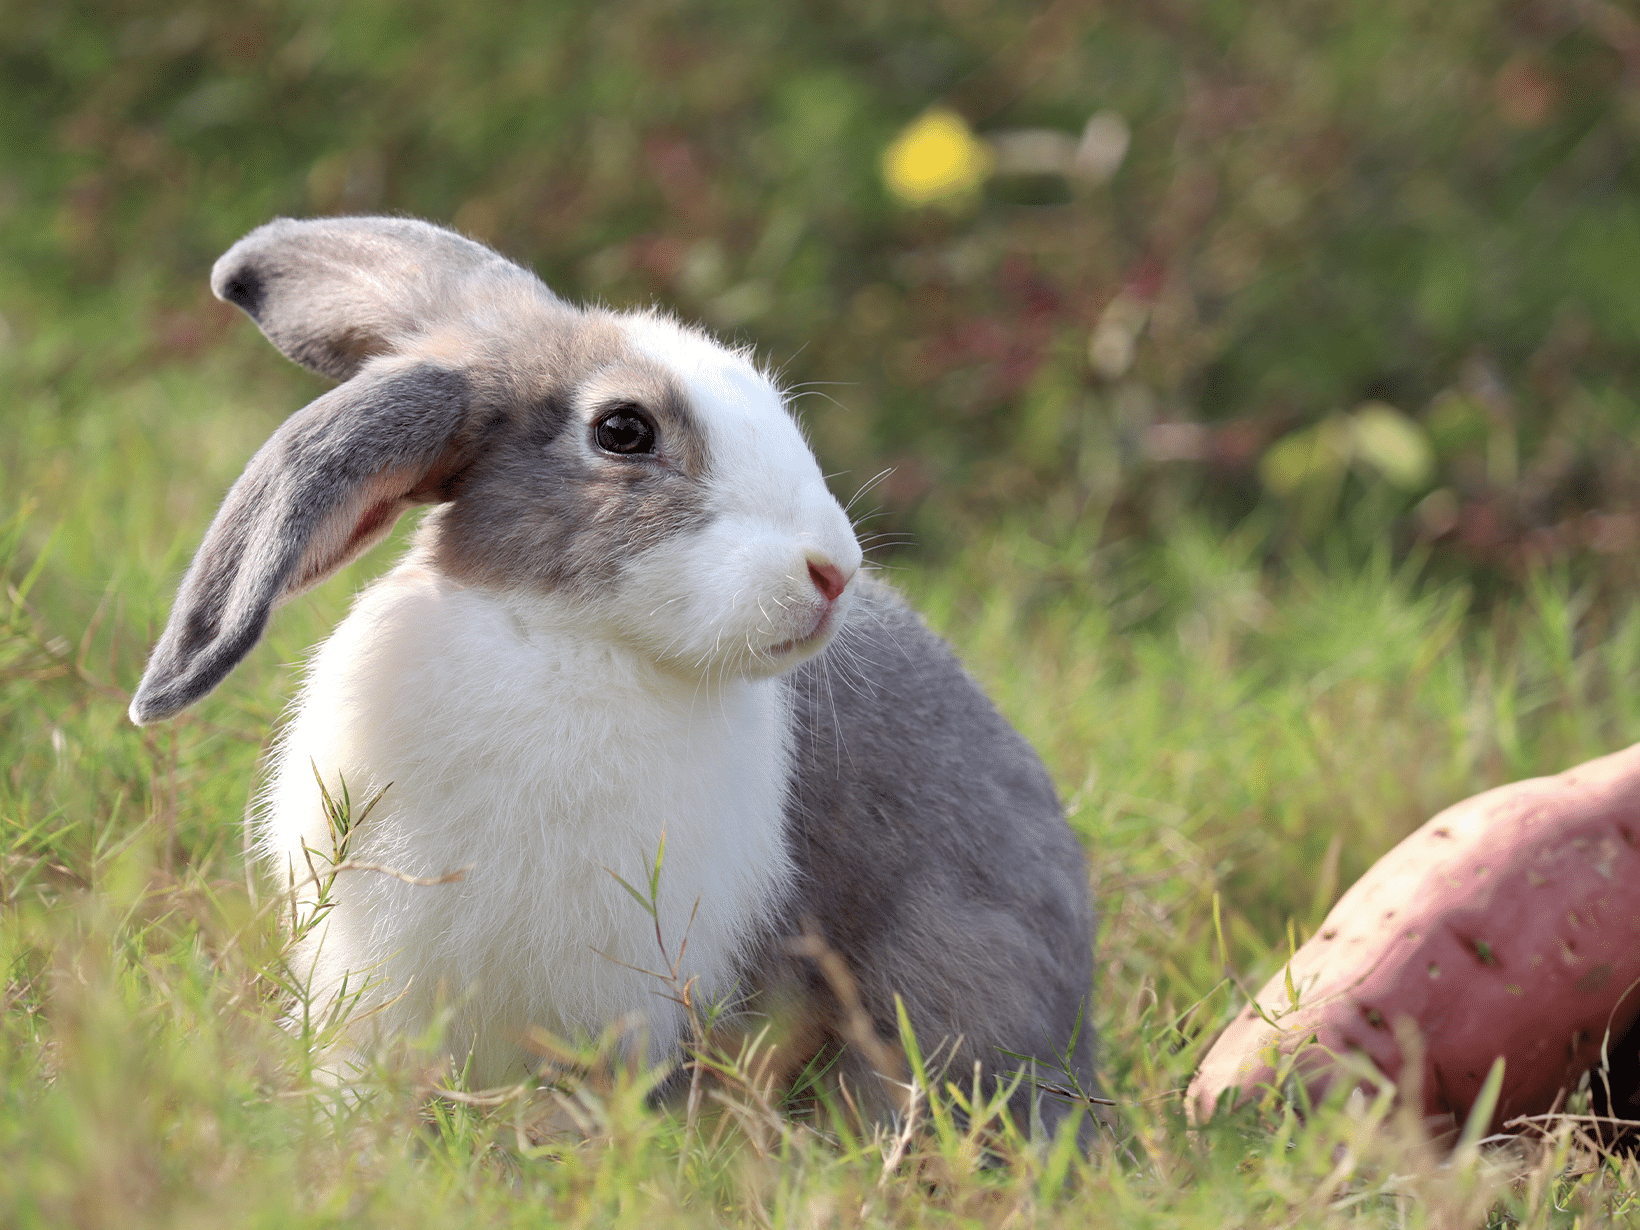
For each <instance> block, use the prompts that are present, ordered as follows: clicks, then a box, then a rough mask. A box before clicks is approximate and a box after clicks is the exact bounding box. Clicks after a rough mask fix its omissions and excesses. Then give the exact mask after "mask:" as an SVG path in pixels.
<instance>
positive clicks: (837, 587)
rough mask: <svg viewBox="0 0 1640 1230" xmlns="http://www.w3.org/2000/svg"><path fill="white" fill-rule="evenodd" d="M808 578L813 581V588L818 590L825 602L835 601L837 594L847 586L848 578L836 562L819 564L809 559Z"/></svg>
mask: <svg viewBox="0 0 1640 1230" xmlns="http://www.w3.org/2000/svg"><path fill="white" fill-rule="evenodd" d="M809 580H811V581H813V582H814V588H815V589H817V590H819V591H820V596H821V597H823V598H824V599H825V600H826V601H827V602H836V601H837V595H839V594H841V593H842V592H843V591H844V590H845V589H847V588H848V578H847V577H845V576H844V575H843V570H842V569H841V568H839V567H838V566H837V565H836V564H820V563H816V562H815V561H814V560H812V559H811V560H810V561H809Z"/></svg>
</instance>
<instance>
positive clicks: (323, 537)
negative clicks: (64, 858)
mask: <svg viewBox="0 0 1640 1230" xmlns="http://www.w3.org/2000/svg"><path fill="white" fill-rule="evenodd" d="M469 401H470V396H469V388H468V381H467V378H466V377H465V376H464V375H463V374H462V373H461V372H459V371H453V370H450V369H449V368H445V367H441V366H438V365H436V364H432V363H428V362H426V361H421V360H414V359H409V358H404V359H378V360H376V361H375V362H373V363H372V364H370V365H369V366H368V367H366V368H365V369H364V370H363V371H361V372H360V373H359V374H358V375H357V376H355V377H354V378H353V379H351V380H349V381H348V382H347V383H346V384H344V385H341V386H339V387H338V388H335V389H332V390H331V391H330V392H329V393H326V394H325V395H324V396H323V397H320V398H319V399H318V400H317V401H314V402H312V403H310V404H309V405H308V406H306V407H305V408H303V409H302V410H299V411H297V412H296V413H295V414H293V415H292V416H291V417H290V418H289V419H287V420H286V421H285V423H284V425H283V426H281V427H280V428H279V430H278V431H276V432H275V433H274V434H273V436H272V437H271V438H270V439H269V440H268V442H267V443H266V444H264V445H263V446H262V448H261V449H260V450H259V451H258V452H257V454H256V456H254V457H253V458H251V461H250V464H249V465H248V466H246V467H245V472H244V474H242V475H240V477H239V481H238V482H236V483H235V484H234V485H233V487H232V488H231V489H230V490H229V492H228V496H227V498H226V499H225V500H224V501H223V502H222V507H221V509H220V510H218V512H217V514H216V519H215V520H214V521H212V522H211V528H210V529H209V530H207V531H206V533H205V541H204V542H203V543H202V544H201V546H200V548H199V553H198V554H197V555H195V556H194V562H193V564H192V566H190V567H189V569H188V575H187V576H185V577H184V578H183V581H182V586H181V588H180V589H179V590H178V591H177V598H176V603H175V605H174V606H173V607H172V608H171V618H170V621H169V622H168V623H167V624H166V625H165V632H164V634H163V635H162V636H161V637H160V639H159V643H158V644H157V645H156V646H155V647H154V652H153V656H152V657H151V658H150V659H149V661H148V669H147V671H146V672H145V673H144V675H143V677H142V683H141V685H140V686H139V687H138V688H137V695H136V698H135V699H134V700H133V701H132V702H131V719H132V721H134V722H136V723H137V724H138V725H139V726H143V725H147V724H148V723H149V722H155V721H158V720H160V719H161V718H167V717H170V716H171V715H173V714H175V713H177V712H178V711H180V710H182V709H184V708H186V707H187V706H189V705H191V704H193V703H194V702H195V701H196V700H199V699H200V698H201V697H202V696H204V695H205V694H206V693H207V692H209V691H210V690H211V689H212V688H214V687H216V685H217V684H219V683H221V682H222V680H223V679H224V678H225V677H226V676H227V674H228V672H229V671H231V670H232V669H233V668H234V667H235V666H236V665H238V663H239V661H240V659H242V658H243V657H244V656H245V655H246V654H247V653H249V652H250V650H251V648H252V647H253V646H254V645H255V644H256V642H257V641H258V640H259V639H260V638H261V636H262V630H263V628H264V627H266V625H267V622H268V614H269V612H270V611H271V610H272V609H273V607H274V605H275V604H276V603H278V602H280V601H282V600H283V599H285V598H288V597H290V596H291V595H293V594H297V593H300V592H301V591H303V590H305V589H308V588H310V587H311V586H313V585H316V584H318V583H319V582H320V581H322V580H324V578H325V577H327V576H329V575H330V574H331V573H332V572H334V571H335V570H336V569H338V568H340V567H341V566H342V565H343V564H345V563H347V562H348V561H349V560H350V559H352V558H354V557H355V556H356V555H358V554H359V553H360V552H362V551H364V550H365V549H366V548H368V547H370V546H371V545H372V544H374V543H375V542H377V541H379V540H380V539H381V538H382V537H383V536H385V535H386V534H387V532H388V531H389V530H391V529H392V528H393V523H394V522H395V521H397V520H398V517H399V514H400V513H402V512H403V511H404V510H405V509H407V508H409V507H410V506H411V505H412V504H417V503H429V502H434V501H438V500H443V499H448V498H449V491H448V487H449V484H450V483H451V481H452V480H453V479H454V478H455V477H456V476H457V475H458V474H459V473H460V472H461V470H462V469H463V468H464V467H465V466H466V464H467V460H468V458H469V456H470V454H471V452H472V448H473V445H474V443H475V439H474V438H473V437H474V436H475V432H476V428H474V429H467V428H466V424H467V422H468V415H467V409H468V405H469Z"/></svg>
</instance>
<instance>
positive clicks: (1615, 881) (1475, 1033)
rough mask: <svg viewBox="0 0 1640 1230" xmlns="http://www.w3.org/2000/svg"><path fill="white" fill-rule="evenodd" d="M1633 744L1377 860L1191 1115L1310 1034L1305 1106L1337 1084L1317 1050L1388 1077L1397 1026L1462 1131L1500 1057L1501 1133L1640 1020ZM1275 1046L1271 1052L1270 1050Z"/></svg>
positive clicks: (1461, 806)
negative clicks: (1404, 1020)
mask: <svg viewBox="0 0 1640 1230" xmlns="http://www.w3.org/2000/svg"><path fill="white" fill-rule="evenodd" d="M1637 843H1640V744H1637V745H1636V746H1634V747H1631V748H1628V749H1627V750H1625V751H1621V752H1617V753H1615V754H1613V755H1610V756H1605V757H1602V758H1601V759H1599V760H1591V761H1589V762H1588V763H1587V764H1582V765H1579V766H1577V767H1576V768H1575V769H1570V770H1568V771H1567V772H1565V773H1562V774H1560V775H1559V776H1557V777H1540V778H1533V779H1531V780H1528V781H1521V782H1515V783H1514V784H1512V785H1508V786H1502V787H1500V788H1498V789H1496V790H1489V791H1487V792H1486V793H1485V794H1480V795H1476V796H1475V797H1474V798H1471V799H1466V800H1465V801H1463V802H1462V803H1458V804H1456V805H1455V806H1453V807H1450V808H1448V809H1447V810H1446V811H1443V812H1442V813H1441V814H1440V815H1438V816H1436V817H1435V818H1434V819H1433V820H1431V821H1429V823H1427V824H1425V825H1424V826H1423V827H1422V828H1420V829H1419V830H1417V832H1415V833H1413V834H1412V835H1411V836H1409V837H1408V838H1407V839H1406V840H1405V841H1403V842H1401V844H1400V845H1398V846H1396V847H1395V848H1394V849H1393V850H1391V851H1390V852H1389V853H1388V854H1386V855H1384V857H1383V858H1381V859H1380V860H1379V861H1378V862H1377V863H1376V864H1375V865H1374V866H1373V867H1372V868H1371V869H1370V870H1369V871H1368V872H1367V873H1366V875H1364V876H1362V877H1361V879H1360V880H1359V881H1357V882H1356V883H1355V884H1354V885H1353V886H1352V887H1351V888H1350V890H1349V891H1348V892H1346V893H1345V894H1344V895H1343V897H1341V898H1340V899H1339V901H1338V904H1337V905H1335V906H1334V907H1333V909H1332V912H1331V913H1330V914H1328V915H1327V919H1326V921H1325V922H1324V923H1323V924H1322V926H1321V930H1320V931H1319V932H1317V933H1316V935H1315V936H1314V937H1313V938H1312V939H1310V940H1309V942H1307V943H1306V944H1304V946H1303V947H1301V948H1300V949H1299V950H1298V952H1297V953H1296V954H1295V955H1294V957H1293V960H1292V963H1291V971H1292V981H1293V986H1294V988H1295V989H1296V990H1297V992H1298V996H1299V1006H1298V1008H1297V1009H1294V1008H1293V1007H1292V1005H1291V1002H1290V1000H1289V997H1288V994H1287V990H1286V984H1285V980H1284V978H1283V975H1282V974H1279V973H1278V974H1277V975H1276V976H1275V977H1274V978H1272V979H1271V980H1270V981H1269V982H1268V983H1267V984H1266V985H1265V987H1264V989H1263V990H1261V991H1260V992H1259V994H1258V996H1257V1000H1258V1003H1259V1004H1260V1005H1261V1006H1262V1007H1263V1008H1264V1011H1265V1012H1266V1013H1267V1014H1268V1015H1269V1016H1270V1017H1272V1018H1274V1019H1275V1021H1276V1023H1277V1026H1278V1027H1277V1028H1272V1027H1271V1026H1270V1025H1269V1024H1267V1023H1266V1022H1265V1021H1264V1020H1262V1019H1261V1018H1260V1017H1259V1015H1258V1014H1257V1013H1256V1012H1255V1011H1254V1010H1253V1008H1252V1007H1251V1005H1249V1006H1248V1007H1247V1008H1246V1009H1244V1010H1243V1011H1242V1013H1241V1014H1240V1015H1239V1016H1237V1017H1236V1019H1235V1020H1234V1021H1232V1022H1231V1024H1230V1026H1229V1028H1228V1029H1226V1030H1225V1031H1224V1033H1223V1034H1222V1035H1221V1036H1220V1037H1219V1039H1218V1041H1217V1042H1216V1043H1214V1045H1213V1047H1212V1049H1211V1050H1210V1051H1209V1052H1208V1053H1207V1056H1206V1058H1205V1059H1203V1060H1202V1063H1201V1067H1200V1068H1199V1069H1198V1070H1197V1073H1196V1076H1195V1079H1194V1080H1193V1081H1192V1082H1191V1085H1190V1090H1189V1093H1188V1102H1189V1107H1190V1110H1191V1113H1192V1114H1193V1115H1194V1116H1195V1117H1196V1118H1197V1119H1198V1120H1202V1119H1205V1118H1206V1117H1207V1116H1209V1115H1210V1114H1211V1113H1212V1111H1213V1109H1214V1107H1215V1105H1216V1104H1217V1103H1218V1100H1219V1097H1220V1095H1221V1094H1222V1093H1223V1092H1224V1091H1225V1090H1235V1091H1237V1092H1236V1093H1235V1095H1234V1098H1233V1101H1235V1102H1237V1103H1239V1102H1241V1101H1245V1100H1246V1099H1247V1098H1248V1097H1250V1096H1252V1095H1253V1094H1254V1093H1255V1092H1256V1091H1257V1090H1258V1089H1259V1087H1260V1086H1261V1085H1267V1084H1269V1083H1270V1082H1272V1081H1273V1080H1274V1078H1275V1075H1276V1073H1275V1071H1274V1069H1273V1068H1272V1066H1271V1064H1270V1062H1269V1061H1270V1059H1271V1058H1272V1057H1273V1056H1274V1055H1276V1054H1277V1053H1281V1054H1291V1053H1292V1052H1293V1051H1294V1050H1295V1049H1296V1048H1297V1047H1299V1046H1300V1044H1302V1043H1303V1042H1305V1041H1306V1040H1307V1039H1308V1038H1309V1037H1310V1036H1311V1034H1315V1035H1316V1036H1317V1041H1318V1042H1319V1043H1320V1045H1321V1047H1323V1048H1326V1050H1311V1049H1307V1050H1306V1051H1305V1052H1304V1054H1303V1055H1302V1056H1301V1057H1300V1060H1299V1063H1298V1065H1297V1066H1298V1069H1299V1070H1300V1071H1301V1072H1302V1073H1303V1077H1302V1079H1304V1080H1305V1082H1306V1086H1307V1088H1308V1090H1309V1092H1310V1095H1311V1096H1312V1097H1315V1098H1319V1097H1321V1096H1323V1095H1324V1094H1325V1092H1326V1090H1327V1089H1328V1088H1329V1087H1330V1085H1331V1084H1332V1083H1333V1081H1334V1080H1335V1079H1336V1074H1335V1070H1334V1066H1333V1065H1332V1064H1331V1063H1329V1062H1328V1061H1327V1058H1326V1057H1327V1054H1328V1053H1329V1052H1330V1053H1332V1054H1342V1053H1345V1052H1349V1051H1355V1052H1359V1053H1364V1055H1365V1056H1366V1057H1367V1058H1368V1059H1370V1060H1371V1061H1372V1062H1373V1064H1375V1065H1376V1066H1377V1068H1378V1069H1379V1070H1380V1071H1381V1072H1383V1073H1384V1074H1385V1075H1386V1076H1387V1077H1389V1078H1390V1079H1391V1080H1394V1081H1396V1082H1397V1083H1398V1084H1403V1087H1404V1082H1403V1081H1402V1071H1401V1069H1402V1063H1403V1061H1402V1055H1401V1048H1400V1047H1399V1045H1398V1044H1397V1042H1396V1039H1395V1030H1394V1022H1395V1020H1396V1018H1398V1017H1403V1016H1404V1017H1410V1018H1411V1019H1412V1021H1413V1022H1415V1023H1416V1025H1417V1026H1418V1030H1419V1032H1420V1034H1421V1035H1422V1038H1423V1049H1424V1063H1423V1072H1422V1078H1421V1081H1420V1082H1419V1084H1420V1086H1421V1090H1422V1099H1423V1103H1424V1106H1423V1112H1424V1114H1425V1115H1426V1116H1428V1117H1435V1116H1445V1115H1448V1114H1450V1115H1452V1116H1455V1118H1456V1119H1457V1121H1458V1122H1460V1123H1461V1122H1463V1121H1464V1120H1465V1119H1466V1118H1467V1116H1468V1114H1469V1109H1470V1107H1471V1105H1472V1104H1473V1103H1474V1100H1475V1097H1476V1095H1477V1094H1478V1093H1479V1092H1480V1088H1481V1084H1482V1082H1484V1081H1485V1079H1486V1075H1487V1072H1488V1070H1489V1069H1490V1068H1491V1066H1492V1062H1493V1060H1494V1059H1495V1058H1496V1057H1497V1056H1499V1055H1502V1056H1503V1057H1504V1059H1505V1060H1506V1067H1505V1072H1504V1083H1503V1091H1502V1095H1501V1096H1500V1097H1499V1099H1498V1106H1497V1110H1496V1112H1495V1114H1494V1115H1493V1120H1492V1129H1493V1130H1497V1129H1498V1128H1500V1127H1501V1125H1502V1124H1503V1123H1504V1122H1505V1121H1506V1120H1508V1119H1509V1118H1511V1117H1513V1116H1515V1115H1528V1114H1540V1113H1543V1112H1545V1111H1547V1110H1549V1109H1550V1107H1551V1106H1552V1105H1553V1103H1554V1101H1555V1098H1556V1095H1557V1094H1558V1093H1559V1092H1560V1091H1561V1090H1562V1089H1565V1088H1568V1087H1571V1086H1574V1085H1575V1084H1576V1082H1577V1080H1578V1078H1579V1077H1580V1076H1581V1075H1582V1073H1583V1072H1584V1071H1585V1070H1586V1069H1588V1068H1589V1067H1590V1066H1591V1065H1592V1064H1594V1063H1595V1062H1597V1061H1598V1059H1599V1057H1600V1045H1601V1039H1602V1037H1603V1036H1604V1035H1605V1034H1606V1032H1607V1030H1608V1029H1609V1030H1610V1031H1611V1039H1612V1041H1614V1042H1615V1041H1616V1040H1617V1039H1618V1038H1620V1037H1621V1036H1622V1035H1623V1033H1624V1032H1625V1031H1626V1030H1627V1029H1628V1027H1629V1026H1630V1025H1631V1024H1632V1023H1633V1022H1634V1021H1635V1019H1636V1017H1637V1016H1640V987H1637V986H1636V983H1637V982H1640V848H1637ZM1272 1048H1274V1049H1273V1050H1272Z"/></svg>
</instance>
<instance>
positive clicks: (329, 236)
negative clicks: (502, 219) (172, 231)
mask: <svg viewBox="0 0 1640 1230" xmlns="http://www.w3.org/2000/svg"><path fill="white" fill-rule="evenodd" d="M211 290H212V291H213V292H214V293H215V294H216V296H217V298H219V299H222V300H224V301H226V302H228V303H232V304H235V305H236V306H238V307H240V308H242V309H243V310H244V311H245V313H246V314H247V315H249V316H250V318H251V319H252V320H254V321H255V322H256V324H257V326H258V327H259V328H260V329H261V330H262V332H263V333H264V334H266V335H267V338H268V340H269V341H270V342H272V343H273V344H274V345H275V346H277V347H279V349H280V350H282V351H283V352H284V353H285V354H286V355H288V356H289V357H290V358H292V359H294V360H295V361H296V362H298V363H300V364H302V365H303V366H304V367H307V368H310V369H312V370H313V371H316V372H320V373H323V374H324V375H327V376H332V377H334V378H336V379H338V380H347V379H350V378H351V377H352V376H354V375H355V374H356V373H357V372H358V371H359V369H360V367H361V366H362V365H363V364H364V363H366V362H367V361H369V360H370V359H371V358H373V357H375V356H377V355H384V354H393V353H398V352H401V351H403V350H404V349H405V348H406V347H407V346H408V345H409V344H410V343H411V342H412V341H413V340H414V339H415V338H416V337H418V336H423V335H425V334H427V333H428V332H429V331H432V330H435V329H438V328H439V327H440V326H442V325H445V324H447V323H449V322H451V321H453V320H456V319H459V318H460V317H461V316H463V315H466V314H467V313H469V312H470V311H472V310H473V309H475V308H478V309H482V308H483V307H484V306H486V305H487V304H490V303H493V302H494V301H495V300H496V299H497V297H498V296H506V297H522V298H523V299H525V300H535V301H539V302H542V303H551V304H555V303H558V302H559V300H558V299H557V297H556V296H555V295H553V293H552V292H551V291H550V290H548V289H547V288H546V286H545V285H543V284H542V283H541V282H540V280H539V279H537V278H536V277H535V275H534V274H532V273H528V272H526V271H525V270H523V269H521V268H519V267H518V266H517V265H515V264H513V263H512V262H511V261H509V260H507V259H506V258H504V257H502V256H500V255H499V254H497V253H495V252H493V251H491V250H490V249H489V248H486V247H485V246H484V245H483V244H480V243H475V242H473V241H472V240H471V239H466V238H463V237H462V236H460V235H457V234H456V233H455V232H453V231H447V230H445V229H444V228H442V227H437V226H432V225H430V224H429V223H426V222H418V221H416V220H414V219H412V218H311V219H295V218H279V219H276V220H274V221H273V222H269V223H268V224H267V225H265V226H260V227H258V228H257V229H256V230H254V231H252V232H251V233H250V234H248V235H246V236H245V237H244V238H243V239H241V240H240V241H239V242H238V243H236V244H234V246H233V247H231V248H229V249H228V251H227V252H225V253H223V255H222V258H221V259H220V260H218V261H217V262H216V266H215V267H214V268H213V269H212V270H211Z"/></svg>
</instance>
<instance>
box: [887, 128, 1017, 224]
mask: <svg viewBox="0 0 1640 1230" xmlns="http://www.w3.org/2000/svg"><path fill="white" fill-rule="evenodd" d="M992 161H993V160H992V156H991V148H990V146H988V145H987V144H986V143H985V142H984V141H981V140H980V139H979V138H978V137H976V136H974V134H973V132H972V131H971V130H970V129H969V127H968V125H967V123H966V122H965V121H964V120H963V118H962V116H960V115H958V114H956V112H954V111H945V110H939V109H936V110H933V111H927V112H924V113H923V114H922V115H920V116H918V117H917V118H916V119H915V120H913V121H911V123H910V124H908V125H906V127H905V129H904V130H903V131H902V132H901V133H900V135H899V136H897V137H895V138H894V140H893V141H892V142H890V143H889V146H888V148H887V149H886V150H884V151H883V179H884V180H885V181H886V182H887V183H888V188H889V191H890V192H892V193H893V194H894V195H895V196H897V197H899V198H900V200H902V201H904V202H905V203H906V204H908V205H927V204H929V203H930V202H933V201H938V200H941V199H943V198H945V197H952V196H958V195H961V194H964V193H968V192H972V191H973V190H974V189H975V188H978V187H979V186H980V185H981V184H982V183H984V182H985V177H986V176H988V175H989V174H990V173H991V164H992Z"/></svg>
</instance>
